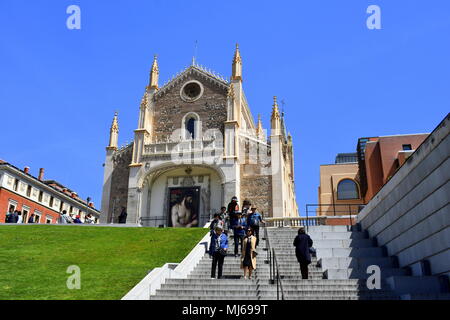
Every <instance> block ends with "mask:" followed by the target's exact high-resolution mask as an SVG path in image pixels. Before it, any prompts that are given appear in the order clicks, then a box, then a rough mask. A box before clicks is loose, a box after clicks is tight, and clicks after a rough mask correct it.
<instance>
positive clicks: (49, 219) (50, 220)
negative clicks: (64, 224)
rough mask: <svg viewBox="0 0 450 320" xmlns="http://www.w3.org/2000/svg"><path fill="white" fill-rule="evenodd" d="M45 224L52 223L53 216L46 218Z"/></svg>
mask: <svg viewBox="0 0 450 320" xmlns="http://www.w3.org/2000/svg"><path fill="white" fill-rule="evenodd" d="M45 223H47V224H50V223H52V217H51V216H46V217H45Z"/></svg>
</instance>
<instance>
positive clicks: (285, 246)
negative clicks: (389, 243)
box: [270, 239, 374, 250]
mask: <svg viewBox="0 0 450 320" xmlns="http://www.w3.org/2000/svg"><path fill="white" fill-rule="evenodd" d="M290 240H291V241H271V242H270V246H271V247H272V248H275V249H281V250H295V247H294V246H293V239H290ZM373 246H374V242H373V240H371V239H334V240H329V239H327V240H314V239H313V247H314V248H316V249H319V248H368V247H373Z"/></svg>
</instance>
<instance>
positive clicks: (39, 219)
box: [34, 210, 41, 223]
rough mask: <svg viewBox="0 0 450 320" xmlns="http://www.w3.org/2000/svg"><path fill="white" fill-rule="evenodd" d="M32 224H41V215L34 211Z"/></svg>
mask: <svg viewBox="0 0 450 320" xmlns="http://www.w3.org/2000/svg"><path fill="white" fill-rule="evenodd" d="M34 223H41V213H40V212H39V211H37V210H36V211H34Z"/></svg>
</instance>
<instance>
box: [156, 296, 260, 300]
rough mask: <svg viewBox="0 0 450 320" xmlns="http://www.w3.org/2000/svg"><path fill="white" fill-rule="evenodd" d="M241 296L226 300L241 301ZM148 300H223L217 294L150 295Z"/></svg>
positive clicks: (255, 298)
mask: <svg viewBox="0 0 450 320" xmlns="http://www.w3.org/2000/svg"><path fill="white" fill-rule="evenodd" d="M242 299H243V298H242V297H241V296H235V297H231V296H230V297H227V300H239V301H242ZM150 300H186V301H187V300H189V301H191V300H223V297H221V296H218V297H215V296H213V297H212V296H181V297H180V296H170V295H164V296H155V295H154V296H151V297H150ZM245 300H259V298H258V297H257V296H256V295H255V296H251V297H246V298H245Z"/></svg>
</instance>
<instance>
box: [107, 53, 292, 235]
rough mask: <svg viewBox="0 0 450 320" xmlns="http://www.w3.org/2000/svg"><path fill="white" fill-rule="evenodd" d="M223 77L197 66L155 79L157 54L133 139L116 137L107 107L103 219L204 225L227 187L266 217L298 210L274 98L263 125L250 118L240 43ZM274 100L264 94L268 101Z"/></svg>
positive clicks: (287, 142) (227, 196) (227, 194)
mask: <svg viewBox="0 0 450 320" xmlns="http://www.w3.org/2000/svg"><path fill="white" fill-rule="evenodd" d="M231 69H232V72H231V78H230V79H229V80H227V79H225V78H223V77H221V76H220V75H218V74H216V73H215V72H213V71H211V70H208V69H206V68H204V67H202V66H200V65H199V64H198V63H197V62H196V61H195V59H193V61H192V64H191V65H190V66H188V67H187V68H186V69H184V70H183V71H181V72H180V73H178V74H177V75H176V76H174V77H173V78H172V79H171V80H170V81H168V82H167V83H166V84H164V85H163V86H161V87H160V86H159V66H158V61H157V57H156V56H155V58H154V60H153V64H152V67H151V71H150V79H149V84H148V85H147V86H146V88H145V92H144V94H143V97H142V100H141V103H140V106H139V120H138V126H137V129H136V130H134V141H133V142H132V143H130V144H128V145H126V146H123V147H120V148H119V146H118V134H119V123H118V115H117V113H116V114H115V115H114V118H113V121H112V125H111V129H110V136H109V144H108V146H107V147H106V159H105V163H104V180H103V192H102V203H101V211H102V215H101V219H102V221H101V222H102V223H117V219H118V216H119V214H120V213H121V211H122V210H126V212H127V214H128V217H127V223H131V224H141V225H143V226H153V227H156V226H167V227H172V226H173V227H203V225H204V224H205V223H206V222H207V221H209V219H210V217H211V216H212V215H213V214H214V213H216V212H219V211H220V208H221V207H222V206H226V205H227V204H228V203H229V202H230V200H231V198H232V197H234V196H236V197H237V198H238V201H239V202H238V203H239V205H240V208H242V202H243V201H244V200H246V199H247V200H250V201H251V203H252V207H256V208H257V210H258V211H259V212H260V213H262V215H263V217H265V218H267V217H297V216H298V206H297V202H296V197H295V185H294V157H293V144H292V136H291V135H290V134H288V133H287V130H286V128H285V123H284V113H283V112H280V110H279V107H278V103H277V98H276V97H274V99H273V103H272V114H271V128H270V135H269V134H268V133H267V130H266V129H264V128H263V126H262V122H261V118H260V117H258V120H257V121H256V122H255V119H254V116H253V114H252V113H251V111H250V107H249V104H248V102H247V99H246V97H245V93H244V90H243V76H242V58H241V54H240V50H239V47H238V45H236V49H235V52H234V57H233V60H232V68H231ZM269 103H271V102H268V104H269Z"/></svg>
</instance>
